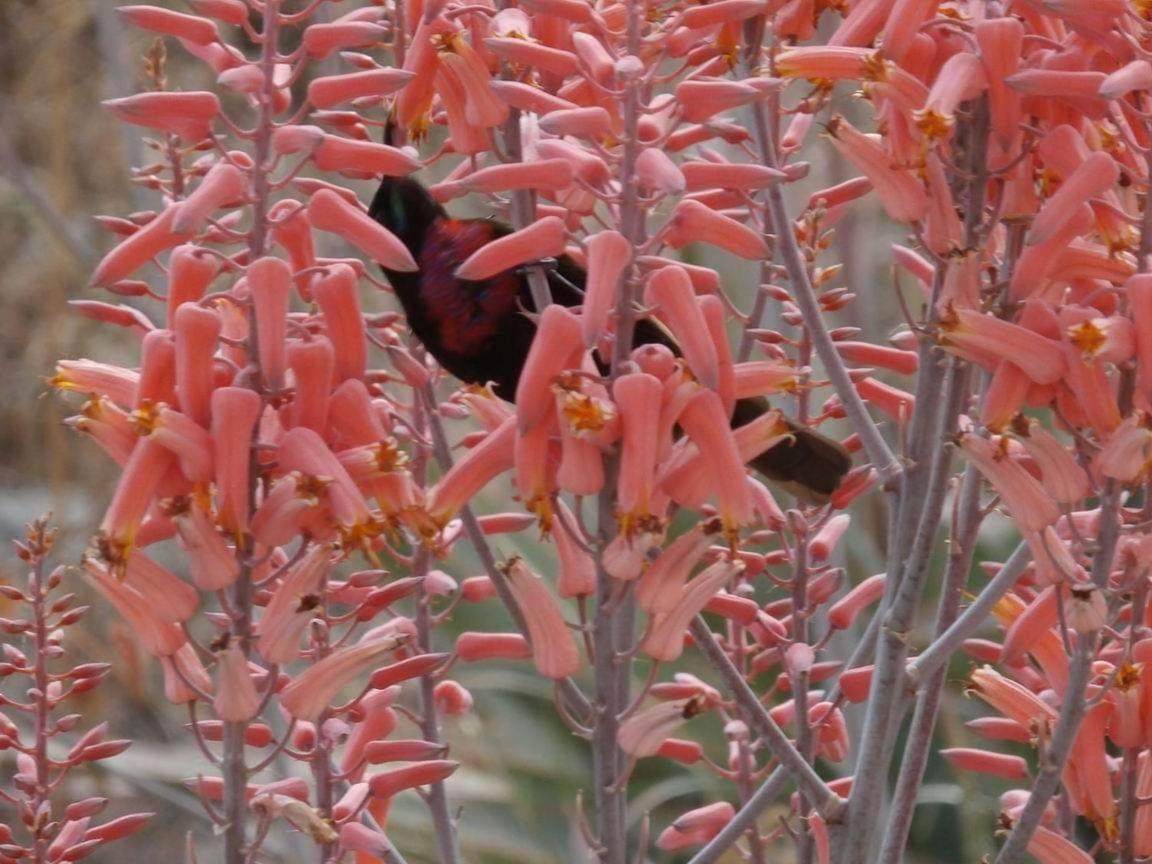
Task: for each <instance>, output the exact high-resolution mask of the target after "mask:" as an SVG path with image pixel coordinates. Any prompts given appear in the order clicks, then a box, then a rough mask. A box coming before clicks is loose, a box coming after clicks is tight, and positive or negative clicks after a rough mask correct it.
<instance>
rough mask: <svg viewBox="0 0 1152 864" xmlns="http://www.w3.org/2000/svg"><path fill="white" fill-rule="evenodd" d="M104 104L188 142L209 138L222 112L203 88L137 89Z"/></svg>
mask: <svg viewBox="0 0 1152 864" xmlns="http://www.w3.org/2000/svg"><path fill="white" fill-rule="evenodd" d="M101 104H103V105H104V107H105V108H107V109H108V110H109V111H111V112H112V114H114V115H115V116H116V117H118V118H119V119H121V120H123V121H125V122H126V123H132V124H134V125H136V126H144V127H147V128H149V129H156V130H158V131H160V132H171V133H173V134H175V135H179V136H180V137H181V138H183V139H184V141H185V143H188V144H195V143H197V142H198V141H200V140H202V139H204V138H207V137H208V136H209V135H210V134H211V132H212V121H213V120H215V119H216V116H217V115H218V114H219V113H220V100H219V99H218V98H217V97H216V94H215V93H208V92H204V91H190V92H186V93H177V92H170V91H162V92H156V93H137V94H135V95H134V96H126V97H124V98H123V99H108V100H106V101H105V102H103V103H101ZM173 245H175V244H173ZM98 284H103V283H98Z"/></svg>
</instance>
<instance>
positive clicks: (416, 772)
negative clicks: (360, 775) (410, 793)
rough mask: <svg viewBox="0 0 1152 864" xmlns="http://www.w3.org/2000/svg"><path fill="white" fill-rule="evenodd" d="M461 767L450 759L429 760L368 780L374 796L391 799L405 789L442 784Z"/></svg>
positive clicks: (379, 774) (377, 775)
mask: <svg viewBox="0 0 1152 864" xmlns="http://www.w3.org/2000/svg"><path fill="white" fill-rule="evenodd" d="M459 767H460V763H459V762H453V761H452V760H450V759H428V760H426V761H424V762H414V763H412V764H411V765H406V766H404V767H403V768H389V769H388V770H386V771H381V772H379V773H377V774H374V775H372V777H371V778H369V780H368V788H369V789H370V790H371V792H372V795H373V796H375V797H377V798H391V797H392V796H394V795H396V794H397V793H399V792H403V791H404V790H405V789H413V788H415V787H417V786H428V785H431V784H433V783H441V782H443V781H444V780H446V779H447V778H448V777H450V776H451V775H452V774H453V773H454V772H455V771H456V769H457V768H459Z"/></svg>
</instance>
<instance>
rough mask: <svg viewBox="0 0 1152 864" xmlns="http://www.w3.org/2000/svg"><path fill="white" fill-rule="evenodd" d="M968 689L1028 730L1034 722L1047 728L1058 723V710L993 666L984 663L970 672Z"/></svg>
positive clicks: (1040, 727) (1041, 727) (1042, 728)
mask: <svg viewBox="0 0 1152 864" xmlns="http://www.w3.org/2000/svg"><path fill="white" fill-rule="evenodd" d="M968 680H969V685H970V686H969V692H971V693H975V694H976V695H977V696H979V697H980V698H981V699H983V700H984V701H985V702H987V703H988V704H989V705H991V706H992V707H993V708H995V709H996V710H997V711H999V712H1000V713H1001V714H1003V715H1004V716H1005V717H1009V718H1011V719H1012V720H1015V721H1016V722H1017V723H1019V724H1020V725H1021V726H1023V727H1024V728H1025V729H1030V728H1032V727H1033V724H1035V725H1036V726H1037V727H1038V728H1039V729H1041V730H1046V729H1047V728H1048V727H1049V726H1051V725H1052V724H1053V723H1055V722H1056V716H1057V715H1056V709H1055V708H1053V707H1052V706H1051V705H1049V704H1048V703H1047V702H1045V701H1044V700H1043V699H1041V698H1040V697H1039V696H1037V695H1036V694H1035V693H1033V692H1032V691H1031V690H1029V689H1028V688H1026V687H1024V686H1023V685H1021V684H1017V683H1016V682H1015V681H1012V680H1010V679H1008V678H1005V677H1004V676H1003V675H1001V674H1000V673H999V672H997V671H996V670H995V669H993V668H992V667H991V666H982V667H980V668H979V669H975V670H973V671H972V673H971V674H970V675H969V678H968Z"/></svg>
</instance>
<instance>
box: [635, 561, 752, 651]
mask: <svg viewBox="0 0 1152 864" xmlns="http://www.w3.org/2000/svg"><path fill="white" fill-rule="evenodd" d="M743 572H744V564H743V562H741V561H718V562H716V563H715V564H713V565H712V566H710V567H708V568H706V569H705V570H704V571H703V572H701V573H700V574H699V575H698V576H696V578H694V579H692V580H691V581H689V582H688V583H687V585H685V586H684V587H683V588H682V589H681V590H680V593H679V596H678V597H677V598H676V601H675V603H674V604H673V605H672V607H671V608H670V609H669V610H668V611H667V612H658V613H653V614H652V620H651V621H650V622H649V624H648V632H647V633H646V634H645V636H644V639H643V640H642V641H641V643H640V650H641V651H642V652H644V653H645V654H647V655H648V656H649V657H652V658H654V659H656V660H665V661H667V660H675V659H676V658H677V657H679V656H680V654H681V652H683V650H684V633H685V632H686V631H687V629H688V625H689V624H690V623H691V622H692V619H693V618H695V617H696V616H697V615H699V614H700V611H701V610H702V609H703V608H704V607H705V605H707V603H708V601H709V600H711V599H712V597H713V596H714V595H715V594H716V593H717V592H718V591H719V590H720V589H721V588H723V587H724V586H725V585H727V584H728V582H729V581H730V580H731V579H733V578H735V577H738V576H739V575H740V574H741V573H743Z"/></svg>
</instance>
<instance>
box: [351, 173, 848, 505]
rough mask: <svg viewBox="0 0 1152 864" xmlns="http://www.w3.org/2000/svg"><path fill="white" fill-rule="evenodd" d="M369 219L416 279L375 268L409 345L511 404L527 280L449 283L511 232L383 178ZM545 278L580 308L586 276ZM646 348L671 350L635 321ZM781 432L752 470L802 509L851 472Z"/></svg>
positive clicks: (759, 407) (741, 413)
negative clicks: (405, 257)
mask: <svg viewBox="0 0 1152 864" xmlns="http://www.w3.org/2000/svg"><path fill="white" fill-rule="evenodd" d="M368 212H369V214H370V215H371V216H372V218H373V219H375V220H376V221H377V222H379V223H380V224H381V225H383V226H384V227H385V228H387V229H388V230H389V231H391V232H392V233H393V234H395V235H396V236H397V237H399V238H400V240H401V241H403V243H404V245H405V246H407V247H408V251H409V252H410V253H411V254H412V257H413V258H414V259H415V261H416V263H417V264H418V265H419V268H420V269H419V270H418V271H417V272H415V273H398V272H395V271H393V270H388V269H385V270H384V273H385V275H386V276H387V277H388V280H389V281H390V282H391V283H392V287H393V288H394V289H395V291H396V296H397V297H399V298H400V303H401V305H402V306H403V307H404V313H405V315H406V317H407V319H408V326H409V327H410V328H411V329H412V332H413V333H414V334H415V335H416V338H417V339H419V340H420V342H421V343H422V344H423V345H424V347H425V348H426V349H428V351H429V353H431V354H432V356H433V357H435V358H436V360H437V362H438V363H439V364H440V365H441V366H442V367H443V368H445V369H447V370H448V371H449V372H451V373H452V374H453V375H455V376H456V377H457V378H459V379H460V380H462V381H466V382H468V383H471V384H484V383H491V384H492V386H493V389H494V390H495V392H496V394H497V395H498V396H500V397H502V398H504V399H508V400H511V401H514V400H515V398H516V384H517V382H518V381H519V379H520V371H521V370H522V369H523V368H524V363H525V361H526V360H527V358H528V349H529V347H530V346H531V344H532V337H533V336H534V335H535V333H536V325H535V323H534V322H533V321H532V319H531V318H529V317H528V315H526V314H524V312H525V310H529V309H532V308H533V303H532V292H531V289H530V287H529V285H528V279H527V277H526V275H525V274H524V273H523V272H521V271H518V270H506V271H504V272H503V273H499V274H497V275H496V276H493V277H492V278H490V279H484V280H482V281H475V282H473V281H467V280H463V279H458V278H457V277H456V276H455V272H456V268H458V267H459V266H460V265H461V264H463V263H464V261H465V259H467V258H468V256H470V255H471V254H472V253H473V252H476V251H477V250H478V249H480V248H481V247H482V246H484V245H485V244H487V243H489V242H490V241H492V240H495V239H497V238H499V237H503V236H506V235H508V234H510V233H511V232H512V229H511V228H509V227H508V226H507V225H503V224H501V223H499V222H495V221H492V220H490V219H453V218H452V217H450V216H449V215H448V214H447V212H445V210H444V208H443V207H441V206H440V205H439V204H438V203H437V202H436V201H435V200H434V199H433V198H432V196H431V195H430V194H429V193H428V191H427V190H426V189H425V188H424V187H423V186H421V185H420V184H419V183H418V182H416V181H415V180H411V179H409V178H397V177H385V178H384V182H383V183H381V184H380V189H379V190H378V191H377V192H376V197H375V198H374V199H373V200H372V206H371V207H370V208H369V210H368ZM549 277H550V278H549V280H548V282H549V287H550V288H551V292H552V299H553V300H554V301H555V302H556V303H561V304H563V305H565V306H579V305H580V304H581V303H582V302H583V293H582V292H583V287H584V282H585V272H584V270H583V269H582V268H581V267H580V266H579V265H578V264H576V262H575V261H573V260H571V259H570V258H568V257H567V256H561V257H560V258H559V259H557V261H556V263H555V266H554V268H553V270H552V271H551V272H550V273H549ZM652 342H658V343H661V344H664V345H667V346H668V347H670V348H671V349H672V350H673V351H677V348H676V346H675V344H674V343H673V342H672V341H671V339H670V337H669V336H668V335H667V333H665V332H664V331H663V330H662V329H661V328H660V327H658V326H657V325H655V324H653V323H652V322H651V321H647V320H641V321H638V322H637V326H636V332H635V336H634V343H635V344H648V343H652ZM677 353H679V352H678V351H677ZM766 410H768V403H767V402H766V401H765V400H763V399H741V400H739V401H737V403H736V408H735V410H734V412H733V416H732V421H731V422H732V425H733V426H734V427H735V426H741V425H743V424H745V423H748V422H750V421H751V420H753V419H755V418H756V417H758V416H760V415H761V414H763V413H764V412H765V411H766ZM788 426H789V431H790V432H791V434H792V436H793V437H792V439H791V440H789V441H785V442H784V443H781V444H778V445H777V446H775V447H773V448H772V449H770V450H768V451H766V452H764V453H763V454H761V455H760V456H758V457H756V458H755V459H754V460H752V463H751V464H752V467H753V468H755V469H756V470H757V471H759V472H760V473H761V474H763V475H764V476H765V477H767V478H768V479H770V480H773V481H775V482H776V483H778V484H780V485H781V486H783V487H784V488H785V489H787V490H788V491H790V492H792V493H793V494H794V495H796V496H797V497H798V498H800V499H802V500H804V501H809V502H822V501H824V500H827V497H828V496H829V495H831V494H832V492H834V491H835V489H836V487H837V486H838V485H839V484H840V481H841V480H842V479H843V477H844V475H845V474H846V473H847V472H848V470H849V469H850V468H851V467H852V459H851V457H850V456H849V455H848V451H847V450H845V449H844V448H843V447H842V446H841V445H840V444H839V443H837V442H835V441H833V440H832V439H830V438H827V437H825V436H823V435H821V434H819V433H818V432H814V431H813V430H811V429H809V428H807V427H805V426H801V425H799V424H796V423H794V422H792V421H788Z"/></svg>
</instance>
